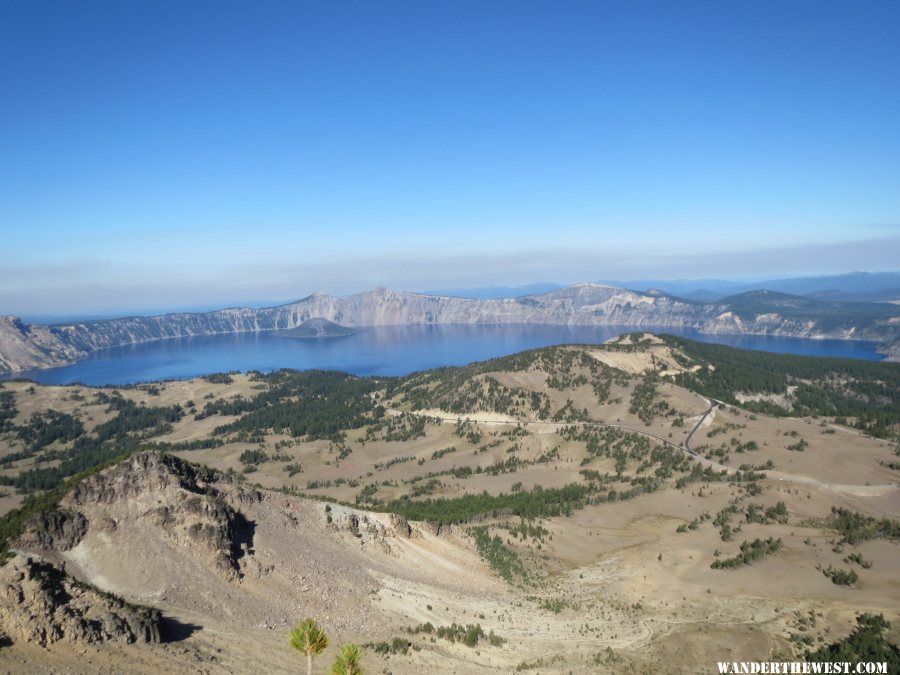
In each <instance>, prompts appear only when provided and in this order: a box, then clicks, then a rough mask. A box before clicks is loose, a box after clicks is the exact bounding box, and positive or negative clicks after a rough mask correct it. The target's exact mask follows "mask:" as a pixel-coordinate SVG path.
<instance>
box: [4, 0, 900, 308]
mask: <svg viewBox="0 0 900 675" xmlns="http://www.w3.org/2000/svg"><path fill="white" fill-rule="evenodd" d="M898 21H900V5H898V4H897V3H890V2H872V3H865V4H847V5H844V6H839V5H829V6H827V7H824V6H822V5H821V3H814V2H797V3H791V4H790V5H783V4H775V3H768V4H767V3H757V4H748V5H735V4H731V5H723V4H721V3H713V2H693V3H681V4H678V5H677V6H676V5H673V4H671V3H662V2H656V3H653V2H648V3H628V4H622V3H615V4H612V3H610V4H605V3H578V2H576V3H573V4H571V5H568V6H566V7H564V8H561V7H560V6H559V5H558V4H556V3H540V2H530V3H505V2H499V3H490V4H489V5H485V4H484V3H471V2H462V3H454V4H453V5H447V6H440V5H425V4H420V5H408V6H404V5H391V6H389V7H384V6H373V5H366V4H359V5H352V6H351V5H346V6H336V5H306V4H302V3H298V4H294V3H290V4H288V3H270V4H267V5H266V11H259V8H254V9H250V8H249V7H245V6H242V5H238V4H230V3H203V2H199V3H190V4H188V5H171V6H169V5H160V4H158V3H140V2H138V3H127V4H113V3H85V4H75V5H67V4H59V3H45V2H34V3H20V4H11V3H8V4H6V5H5V6H4V7H3V8H2V9H0V55H2V56H3V57H4V58H3V59H2V60H0V81H2V83H3V87H4V92H5V94H6V96H5V103H4V106H2V107H0V148H2V152H0V230H2V241H3V251H4V254H3V256H2V258H0V314H16V315H26V316H35V315H57V316H60V315H61V316H70V315H90V314H101V315H105V316H108V315H115V314H120V313H130V312H155V311H163V310H170V309H171V310H176V309H182V308H197V307H206V308H211V307H217V306H224V305H231V304H246V303H260V302H280V301H285V300H289V299H291V298H298V297H303V296H304V295H306V294H308V293H311V292H313V291H316V290H324V291H327V292H329V293H332V294H335V295H345V294H349V293H353V292H359V291H364V290H368V289H371V288H374V287H378V286H386V287H389V288H393V289H397V290H412V291H416V290H427V289H429V288H476V287H482V286H491V285H503V286H521V285H526V284H531V283H535V282H538V281H552V282H555V283H560V284H563V285H568V284H571V283H577V282H584V281H594V280H598V279H624V280H628V279H642V278H656V279H666V278H672V279H675V278H681V279H683V278H725V279H760V278H778V277H781V278H783V277H795V276H806V275H825V274H840V273H847V272H852V271H857V270H865V271H873V272H874V271H892V270H896V269H897V262H896V261H897V260H898V259H900V69H898V68H897V66H896V64H898V63H900V41H898V40H896V39H895V38H896V30H895V27H896V25H898Z"/></svg>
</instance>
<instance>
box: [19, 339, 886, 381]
mask: <svg viewBox="0 0 900 675" xmlns="http://www.w3.org/2000/svg"><path fill="white" fill-rule="evenodd" d="M634 330H635V328H633V327H624V326H597V327H568V326H518V325H517V326H389V327H382V328H369V329H366V330H364V331H362V332H360V333H357V334H355V335H350V336H346V337H339V338H325V339H312V340H307V339H292V338H283V337H277V336H274V335H271V334H268V333H244V334H232V335H214V336H208V337H192V338H182V339H175V340H159V341H157V342H148V343H146V344H138V345H130V346H127V347H116V348H115V349H106V350H103V351H98V352H94V353H93V354H91V355H90V356H89V357H88V358H87V359H85V360H84V361H81V362H79V363H76V364H75V365H72V366H66V367H63V368H51V369H48V370H32V371H26V372H24V373H19V374H18V376H19V377H25V378H28V379H32V380H35V381H37V382H41V383H44V384H71V383H74V382H81V383H84V384H90V385H102V384H130V383H135V382H148V381H152V380H169V379H182V378H190V377H195V376H197V375H205V374H209V373H218V372H224V371H229V370H239V371H247V370H261V371H270V370H277V369H278V368H297V369H308V368H326V369H332V370H342V371H346V372H350V373H355V374H357V375H403V374H406V373H410V372H413V371H416V370H424V369H427V368H435V367H437V366H452V365H464V364H466V363H471V362H472V361H481V360H483V359H488V358H491V357H494V356H503V355H505V354H513V353H515V352H518V351H522V350H523V349H532V348H535V347H546V346H548V345H554V344H564V343H594V344H597V343H600V342H603V341H605V340H608V339H609V338H611V337H614V336H616V335H620V334H622V333H627V332H632V331H634ZM656 332H667V333H677V334H679V335H684V336H685V337H690V338H693V339H697V340H703V341H706V342H717V343H720V344H727V345H731V346H734V347H741V348H744V349H762V350H765V351H771V352H788V353H792V354H804V355H808V356H848V357H852V358H857V359H867V360H879V359H881V358H882V356H881V355H880V354H878V353H877V352H876V351H875V346H876V345H875V343H873V342H858V341H848V340H804V339H800V338H776V337H762V336H749V335H700V334H698V333H696V332H694V331H689V330H682V331H678V330H675V329H671V328H665V329H662V328H661V329H658V330H657V331H656Z"/></svg>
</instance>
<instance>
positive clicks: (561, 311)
mask: <svg viewBox="0 0 900 675" xmlns="http://www.w3.org/2000/svg"><path fill="white" fill-rule="evenodd" d="M759 300H760V299H759V298H754V299H753V301H754V302H755V303H756V304H755V305H750V304H748V303H747V302H746V301H743V302H740V303H735V304H734V305H732V304H731V303H729V302H728V300H725V301H721V302H718V303H714V304H699V303H693V302H687V301H683V300H680V299H678V298H673V297H669V296H665V295H659V294H652V293H636V292H633V291H628V290H624V289H621V288H612V287H609V286H599V285H594V284H581V285H578V286H572V287H569V288H563V289H560V290H556V291H551V292H549V293H544V294H542V295H534V296H527V297H522V298H514V299H490V300H475V299H469V298H456V297H443V296H432V295H420V294H416V293H400V292H395V291H389V290H387V289H383V288H379V289H375V290H373V291H369V292H367V293H359V294H356V295H351V296H347V297H341V298H336V297H332V296H330V295H326V294H324V293H314V294H313V295H311V296H309V297H307V298H304V299H302V300H298V301H297V302H293V303H290V304H287V305H281V306H278V307H267V308H263V309H248V308H242V309H224V310H220V311H216V312H208V313H203V314H186V313H181V314H165V315H162V316H154V317H128V318H122V319H113V320H109V321H94V322H86V323H80V324H68V325H58V326H38V325H27V324H24V323H22V322H21V321H19V320H18V319H16V318H15V317H4V318H2V319H0V371H3V370H5V371H13V372H15V371H21V370H27V369H31V368H49V367H53V366H59V365H65V364H68V363H72V362H74V361H77V360H78V359H80V358H84V356H86V355H87V354H88V353H89V352H91V351H94V350H98V349H106V348H109V347H117V346H121V345H127V344H134V343H138V342H147V341H151V340H159V339H165V338H177V337H189V336H195V335H216V334H223V333H239V332H257V331H275V330H290V329H293V328H296V327H298V326H301V325H302V324H303V323H304V322H306V321H309V320H310V319H326V320H328V321H333V322H334V323H336V324H340V325H342V326H350V327H355V326H387V325H428V324H550V325H571V326H594V325H621V326H632V327H635V328H645V327H672V328H692V329H695V330H697V331H699V332H702V333H712V334H715V333H720V334H759V335H779V336H791V337H805V338H809V337H813V338H825V337H829V338H842V339H869V340H877V341H881V340H888V339H893V338H896V337H897V336H898V335H900V323H898V322H900V318H897V317H891V316H889V315H888V314H889V312H890V311H891V310H890V309H888V308H887V307H886V308H885V309H884V311H883V312H881V313H880V314H879V312H880V310H879V312H874V313H872V312H870V313H869V314H861V315H860V316H859V317H850V316H848V317H845V318H841V317H839V316H838V317H837V318H835V314H834V312H833V311H831V310H832V306H829V305H828V303H817V304H816V303H812V301H808V302H809V303H810V304H812V305H813V306H812V307H803V308H801V309H802V310H803V311H799V312H798V307H797V306H796V305H792V304H790V303H785V302H784V301H783V300H781V301H778V302H776V301H774V300H770V301H768V304H766V302H762V303H760V302H759ZM762 300H767V299H766V298H764V297H763V298H762ZM801 300H802V299H801ZM817 308H820V309H817ZM817 311H819V312H820V313H822V312H825V313H824V314H822V318H824V317H826V316H827V319H828V320H827V321H825V320H822V319H820V317H819V315H817V314H816V312H817ZM828 312H830V314H829V313H828Z"/></svg>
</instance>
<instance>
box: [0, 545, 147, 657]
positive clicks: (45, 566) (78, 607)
mask: <svg viewBox="0 0 900 675" xmlns="http://www.w3.org/2000/svg"><path fill="white" fill-rule="evenodd" d="M161 619H162V617H161V615H160V612H159V610H156V609H153V608H150V607H143V606H140V605H134V604H131V603H128V602H125V601H124V600H122V599H120V598H117V597H115V596H113V595H110V594H108V593H103V592H101V591H98V590H97V589H95V588H93V587H92V586H89V585H87V584H83V583H81V582H79V581H76V580H75V579H73V578H71V577H70V576H68V575H66V573H65V572H63V571H62V570H61V569H59V568H58V567H55V566H53V565H51V564H49V563H46V562H41V561H37V560H32V559H30V558H27V557H24V556H21V555H19V556H15V557H14V558H13V559H12V560H10V561H8V562H7V563H6V565H4V566H3V567H0V627H2V629H3V632H4V633H6V635H7V636H9V638H10V639H11V640H12V641H13V642H17V641H19V640H22V641H26V642H33V643H36V644H39V645H41V646H47V645H48V644H51V643H53V642H58V641H60V640H64V641H67V642H71V643H80V644H99V643H102V642H108V641H110V640H116V641H122V642H128V643H131V642H159V641H160V624H161Z"/></svg>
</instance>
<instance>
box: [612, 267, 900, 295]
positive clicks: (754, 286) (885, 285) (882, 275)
mask: <svg viewBox="0 0 900 675" xmlns="http://www.w3.org/2000/svg"><path fill="white" fill-rule="evenodd" d="M600 283H608V284H610V285H612V286H620V287H622V288H630V289H633V290H635V291H649V290H651V289H658V290H661V291H663V292H665V293H668V294H670V295H675V296H678V297H682V298H687V299H689V300H702V301H706V302H714V301H717V300H721V299H723V298H727V297H728V296H731V295H737V294H739V293H746V292H748V291H761V290H767V291H778V292H780V293H790V294H792V295H808V296H811V297H817V298H822V299H825V300H837V301H848V302H885V301H892V300H900V272H852V273H850V274H839V275H833V276H821V277H796V278H790V279H769V280H766V281H754V282H736V281H726V280H723V279H676V280H660V279H656V280H654V279H643V280H634V281H604V282H600Z"/></svg>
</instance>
